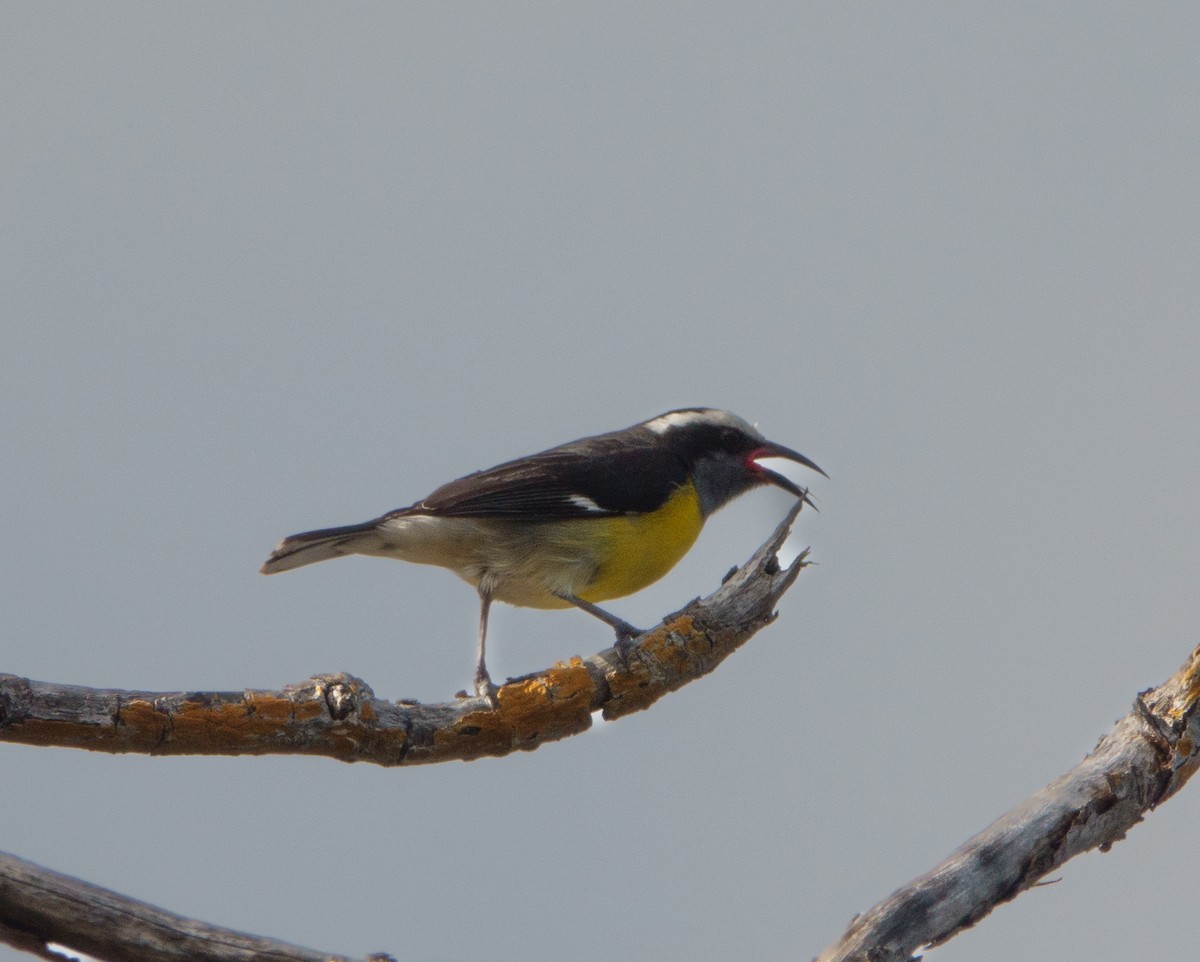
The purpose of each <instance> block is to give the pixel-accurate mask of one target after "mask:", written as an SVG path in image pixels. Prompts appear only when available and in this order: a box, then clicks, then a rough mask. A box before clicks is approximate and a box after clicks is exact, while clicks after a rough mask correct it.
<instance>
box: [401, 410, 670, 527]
mask: <svg viewBox="0 0 1200 962" xmlns="http://www.w3.org/2000/svg"><path fill="white" fill-rule="evenodd" d="M621 434H622V435H624V436H623V437H622V438H620V439H617V438H614V437H612V436H609V435H600V436H598V437H594V438H585V439H583V440H581V441H573V442H571V443H570V444H564V445H562V446H561V447H557V448H552V449H550V450H549V451H543V452H542V453H541V454H534V455H531V456H530V457H527V458H520V459H518V460H516V461H509V462H507V463H505V464H500V465H497V466H496V467H494V468H488V469H487V470H486V471H478V472H476V473H475V474H469V475H467V476H466V477H465V478H459V479H458V480H457V481H451V482H450V483H449V484H444V485H442V487H440V488H438V489H437V490H436V491H434V492H433V494H431V495H429V497H427V498H425V499H424V500H423V501H421V502H419V503H418V504H415V505H413V506H412V507H411V508H406V509H404V510H403V511H398V512H394V513H393V514H394V515H401V514H434V515H440V516H443V517H460V518H509V519H514V520H526V521H533V520H551V519H562V518H600V517H606V516H609V517H611V516H613V515H620V514H629V513H640V512H644V511H653V510H654V509H655V508H658V507H661V506H662V504H663V502H664V501H666V500H667V498H668V497H669V496H670V494H671V492H672V491H673V490H674V489H675V488H676V487H677V486H678V485H681V484H684V483H685V482H686V481H687V468H686V466H685V465H684V463H683V462H682V461H681V460H679V459H678V458H677V457H676V456H674V455H673V454H671V452H669V451H666V450H663V449H662V448H661V446H658V445H654V444H651V443H646V444H639V443H637V442H636V441H635V440H634V439H631V438H630V437H629V434H628V432H621ZM631 442H632V443H631ZM391 516H392V515H387V516H385V517H391Z"/></svg>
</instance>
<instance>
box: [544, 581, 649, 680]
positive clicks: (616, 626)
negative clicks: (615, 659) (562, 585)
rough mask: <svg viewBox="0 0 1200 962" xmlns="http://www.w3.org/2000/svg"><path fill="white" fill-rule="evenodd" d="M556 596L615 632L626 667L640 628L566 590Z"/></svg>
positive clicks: (618, 651)
mask: <svg viewBox="0 0 1200 962" xmlns="http://www.w3.org/2000/svg"><path fill="white" fill-rule="evenodd" d="M558 597H560V598H562V600H563V601H568V602H570V603H571V604H573V605H574V606H575V607H576V608H578V609H579V610H580V611H586V612H587V613H588V614H589V615H592V616H593V617H596V618H599V619H600V620H601V621H603V622H604V623H605V624H606V625H608V626H609V627H610V628H612V630H613V631H615V632H616V633H617V644H616V648H617V654H618V655H619V656H620V658H621V663H622V665H624V666H625V667H626V668H628V667H629V649H630V648H631V647H632V645H633V639H634V638H636V637H637V636H638V635H643V634H645V632H644V631H642V629H641V628H635V627H633V625H631V624H630V623H629V622H628V621H625V620H623V619H621V618H618V617H617V616H616V615H614V614H611V613H610V612H607V611H605V610H604V609H603V608H599V607H597V606H596V605H594V604H592V603H591V602H590V601H584V600H583V599H582V598H580V597H579V596H578V595H572V594H569V593H567V592H565V591H564V592H559V593H558Z"/></svg>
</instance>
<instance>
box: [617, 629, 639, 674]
mask: <svg viewBox="0 0 1200 962" xmlns="http://www.w3.org/2000/svg"><path fill="white" fill-rule="evenodd" d="M613 630H614V631H616V633H617V643H616V644H615V645H613V650H614V651H616V653H617V661H619V662H620V663H621V667H622V668H623V669H625V671H628V670H629V656H630V655H631V654H632V653H633V649H634V644H633V639H634V638H636V637H637V636H638V635H644V634H645V632H644V631H642V630H641V629H640V628H635V627H633V625H631V624H629V622H627V621H622V622H621V623H620V624H619V625H613Z"/></svg>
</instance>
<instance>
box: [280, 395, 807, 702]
mask: <svg viewBox="0 0 1200 962" xmlns="http://www.w3.org/2000/svg"><path fill="white" fill-rule="evenodd" d="M765 458H786V459H788V460H790V461H795V462H797V463H799V464H803V465H804V466H806V467H808V468H811V469H812V470H814V471H818V472H820V473H821V474H825V472H824V471H821V469H820V468H819V467H817V466H816V465H815V464H814V463H813V462H812V461H810V460H809V459H808V458H806V457H805V456H804V455H802V454H798V453H797V452H795V451H793V450H791V449H790V448H785V447H784V446H783V445H781V444H776V443H774V442H773V441H768V440H767V439H766V438H764V437H763V436H762V435H761V434H760V433H759V432H758V431H757V430H756V429H755V428H754V427H752V426H751V425H749V424H747V423H746V422H745V421H743V420H742V419H741V418H739V417H738V416H737V415H735V414H731V413H729V412H728V411H719V410H715V409H713V408H685V409H683V410H679V411H669V412H667V413H666V414H660V415H659V416H658V417H656V418H651V419H650V420H649V421H643V422H642V423H641V424H635V425H634V426H633V427H629V428H625V429H624V430H621V431H613V432H611V433H609V434H598V435H596V436H595V437H589V438H581V439H580V440H578V441H571V442H569V443H568V444H563V445H560V446H559V447H556V448H551V449H550V450H548V451H542V452H541V453H540V454H532V455H529V456H528V457H524V458H518V459H517V460H515V461H508V462H506V463H504V464H500V465H497V466H496V467H494V468H488V469H487V470H486V471H478V472H476V473H475V474H468V475H467V476H466V477H464V478H459V479H458V480H457V481H451V482H450V483H449V484H445V485H443V486H442V487H440V488H438V489H437V490H436V491H434V492H433V494H431V495H429V497H427V498H425V499H424V500H422V501H418V502H417V503H416V504H414V505H413V506H412V507H409V508H400V509H399V510H397V511H391V512H389V513H388V514H385V515H383V516H382V517H379V518H376V519H375V520H373V521H367V522H365V523H363V524H353V525H348V526H346V527H342V528H324V529H322V530H320V531H306V532H304V533H302V534H294V535H292V536H291V537H290V538H285V539H284V540H283V541H282V542H281V543H280V545H279V547H278V548H276V549H275V551H274V552H273V553H272V554H271V557H270V558H268V559H267V562H266V564H264V565H263V566H262V573H263V574H275V573H277V572H280V571H288V570H290V569H292V568H299V567H301V566H302V565H307V564H312V563H313V562H315V561H325V560H327V559H329V558H337V557H340V556H342V555H350V554H361V555H376V556H379V557H384V558H398V559H400V560H401V561H412V562H416V563H417V564H432V565H440V566H441V567H443V568H449V569H450V570H451V571H453V572H454V573H455V574H457V575H458V576H459V577H461V578H463V579H464V580H465V581H467V582H469V583H470V584H472V585H474V586H475V588H476V590H477V591H478V592H479V598H480V614H479V647H478V659H477V662H476V667H475V692H476V694H478V695H480V696H482V697H485V698H488V699H489V700H491V699H492V697H493V695H494V693H495V690H496V689H495V686H494V685H493V684H492V681H491V678H490V677H489V676H488V671H487V666H486V663H485V659H484V649H485V645H486V641H487V621H488V610H489V608H490V606H491V603H492V601H503V602H506V603H508V604H510V605H518V606H524V607H529V608H569V607H571V606H574V607H576V608H581V609H582V610H584V611H586V612H588V613H589V614H591V615H594V616H596V617H597V618H599V619H601V620H602V621H604V622H606V623H607V624H608V625H610V626H611V627H612V628H613V629H614V630H615V631H616V633H617V644H618V647H619V648H623V647H624V646H626V645H628V643H629V640H630V639H631V638H632V637H634V636H635V635H638V634H641V632H640V631H638V629H636V628H634V627H633V626H632V625H630V624H628V623H627V622H625V621H623V620H621V619H620V618H618V617H616V616H615V615H612V614H610V613H609V612H607V611H605V610H604V609H602V608H598V607H597V606H596V605H597V602H601V601H607V600H608V599H610V598H620V597H623V596H624V595H629V594H633V593H634V592H635V591H640V590H641V589H642V588H645V587H646V586H647V585H649V584H651V583H653V582H655V581H657V580H658V579H659V578H661V577H662V576H663V575H665V574H666V573H667V572H668V571H670V570H671V568H673V567H674V566H675V564H676V562H678V561H679V559H680V558H682V557H683V556H684V555H685V554H687V552H688V549H689V548H691V546H692V545H693V544H694V543H695V541H696V538H697V536H699V534H700V529H701V528H702V527H703V526H704V521H705V519H706V518H708V516H709V515H710V514H712V513H713V512H714V511H716V510H717V509H718V508H720V507H721V506H722V505H725V504H727V503H728V502H729V501H731V500H733V499H734V498H736V497H737V496H738V495H739V494H742V493H743V492H745V491H748V490H750V489H751V488H754V487H757V486H759V485H763V484H773V485H776V486H778V487H780V488H783V489H784V490H785V491H788V492H790V493H791V494H794V495H795V496H796V497H797V498H800V499H802V500H804V501H807V500H808V492H807V490H806V489H804V488H801V487H800V486H798V485H796V484H794V483H793V482H792V481H790V480H788V479H787V478H785V477H784V476H783V475H781V474H778V473H777V472H775V471H772V470H770V469H769V468H766V467H764V466H762V465H760V464H759V463H758V462H759V461H760V460H762V459H765Z"/></svg>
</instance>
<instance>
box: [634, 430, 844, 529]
mask: <svg viewBox="0 0 1200 962" xmlns="http://www.w3.org/2000/svg"><path fill="white" fill-rule="evenodd" d="M643 427H645V428H646V429H647V430H648V431H650V432H652V433H653V434H655V435H657V436H658V437H659V438H661V441H662V443H665V444H667V445H669V446H670V448H671V449H672V451H674V452H675V453H676V454H677V455H678V456H679V457H680V458H682V459H683V460H684V461H685V462H686V463H687V465H688V467H689V468H690V470H691V474H692V479H693V481H694V482H695V485H696V491H697V493H698V495H699V497H700V510H701V511H702V512H703V513H704V516H705V517H708V515H710V514H712V513H713V512H714V511H716V510H717V509H718V508H720V507H721V506H723V505H725V504H728V503H729V502H730V501H732V500H733V499H734V498H736V497H737V496H738V495H739V494H742V493H743V492H745V491H748V490H750V489H751V488H753V487H757V486H758V485H760V484H774V485H776V486H778V487H780V488H783V489H784V490H785V491H789V492H791V493H792V494H794V495H795V496H796V497H798V498H802V499H806V498H807V492H806V491H805V490H804V489H803V488H801V487H800V486H799V485H797V484H795V483H794V482H792V481H790V480H789V479H788V478H785V477H784V476H783V475H782V474H779V473H778V472H775V471H772V470H771V469H770V468H765V467H763V466H762V465H761V464H759V463H758V462H759V460H761V459H763V458H786V459H787V460H789V461H795V462H797V463H798V464H803V465H804V466H805V467H808V468H812V469H813V470H814V471H817V472H819V473H820V474H825V472H824V471H822V470H821V469H820V468H819V467H817V466H816V465H815V464H814V463H813V462H812V461H810V460H809V459H808V458H806V457H805V456H804V455H803V454H800V453H798V452H796V451H793V450H792V449H791V448H785V447H784V446H783V445H781V444H776V443H775V442H773V441H768V440H767V439H766V438H765V437H763V436H762V434H760V433H759V432H758V430H757V429H756V428H754V427H753V426H752V425H750V424H749V423H747V422H746V421H743V420H742V419H741V418H740V417H738V416H737V415H736V414H731V413H730V412H728V411H721V410H717V409H715V408H685V409H682V410H679V411H668V412H667V413H666V414H660V415H659V416H658V417H656V418H652V419H651V420H649V421H646V422H645V423H644V425H643Z"/></svg>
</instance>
